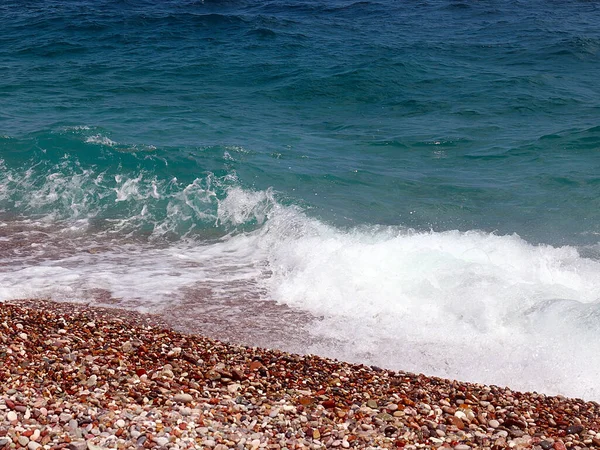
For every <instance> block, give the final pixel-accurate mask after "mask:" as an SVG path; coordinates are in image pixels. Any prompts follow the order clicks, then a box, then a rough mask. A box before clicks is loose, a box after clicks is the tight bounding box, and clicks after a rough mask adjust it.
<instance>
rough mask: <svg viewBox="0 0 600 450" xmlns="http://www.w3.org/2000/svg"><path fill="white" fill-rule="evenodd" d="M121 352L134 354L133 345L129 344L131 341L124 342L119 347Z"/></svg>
mask: <svg viewBox="0 0 600 450" xmlns="http://www.w3.org/2000/svg"><path fill="white" fill-rule="evenodd" d="M121 350H123V351H124V352H125V353H133V352H135V348H134V347H133V344H132V343H131V341H127V342H125V343H124V344H123V345H122V346H121Z"/></svg>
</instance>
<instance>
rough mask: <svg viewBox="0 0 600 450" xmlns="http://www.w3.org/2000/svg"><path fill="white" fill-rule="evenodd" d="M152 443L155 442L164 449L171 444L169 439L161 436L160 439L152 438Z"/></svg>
mask: <svg viewBox="0 0 600 450" xmlns="http://www.w3.org/2000/svg"><path fill="white" fill-rule="evenodd" d="M152 441H154V442H155V443H156V444H157V445H159V446H161V447H164V446H165V445H167V444H168V443H169V438H167V437H164V436H159V437H154V438H152Z"/></svg>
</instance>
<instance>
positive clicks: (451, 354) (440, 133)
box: [0, 0, 600, 401]
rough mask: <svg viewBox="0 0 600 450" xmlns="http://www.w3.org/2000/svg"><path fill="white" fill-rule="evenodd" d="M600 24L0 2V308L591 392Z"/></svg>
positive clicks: (569, 7) (429, 7) (556, 5)
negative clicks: (53, 307) (45, 304)
mask: <svg viewBox="0 0 600 450" xmlns="http://www.w3.org/2000/svg"><path fill="white" fill-rule="evenodd" d="M599 24H600V3H598V2H596V1H585V0H560V1H558V0H478V1H474V0H420V1H418V0H358V1H357V0H204V1H194V0H161V1H154V0H152V1H150V0H147V1H146V0H94V1H90V0H2V1H1V2H0V301H10V300H14V299H21V298H43V299H53V300H56V301H70V302H83V303H86V304H90V305H100V306H118V307H122V308H130V309H135V310H138V311H142V312H150V313H155V314H159V315H161V316H162V317H163V318H165V320H168V321H169V323H170V324H172V325H173V326H175V327H176V328H177V329H180V330H182V331H186V332H194V333H202V334H204V335H207V336H211V337H215V338H219V339H223V340H227V341H231V342H234V343H239V344H247V345H254V346H263V347H271V348H279V349H283V350H286V351H293V352H300V353H312V354H319V355H323V356H327V357H332V358H337V359H341V360H346V361H351V362H357V363H363V364H367V365H374V366H378V367H382V368H388V369H392V370H403V371H411V372H417V373H424V374H426V375H434V376H441V377H448V378H453V379H459V380H464V381H473V382H478V383H488V384H495V385H500V386H509V387H511V388H512V389H516V390H528V391H536V392H542V393H546V394H562V395H566V396H573V397H581V398H584V399H586V400H597V401H598V400H600V382H599V380H600V357H599V355H600V26H599Z"/></svg>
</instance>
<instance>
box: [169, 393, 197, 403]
mask: <svg viewBox="0 0 600 450" xmlns="http://www.w3.org/2000/svg"><path fill="white" fill-rule="evenodd" d="M193 400H194V397H192V396H191V395H190V394H177V395H175V396H174V397H173V401H174V402H177V403H191V402H192V401H193Z"/></svg>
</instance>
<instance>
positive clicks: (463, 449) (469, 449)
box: [454, 444, 471, 450]
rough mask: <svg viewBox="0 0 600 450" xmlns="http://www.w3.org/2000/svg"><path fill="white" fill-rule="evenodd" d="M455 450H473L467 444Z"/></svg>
mask: <svg viewBox="0 0 600 450" xmlns="http://www.w3.org/2000/svg"><path fill="white" fill-rule="evenodd" d="M454 450H471V447H470V446H468V445H466V444H458V445H457V446H455V447H454Z"/></svg>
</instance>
